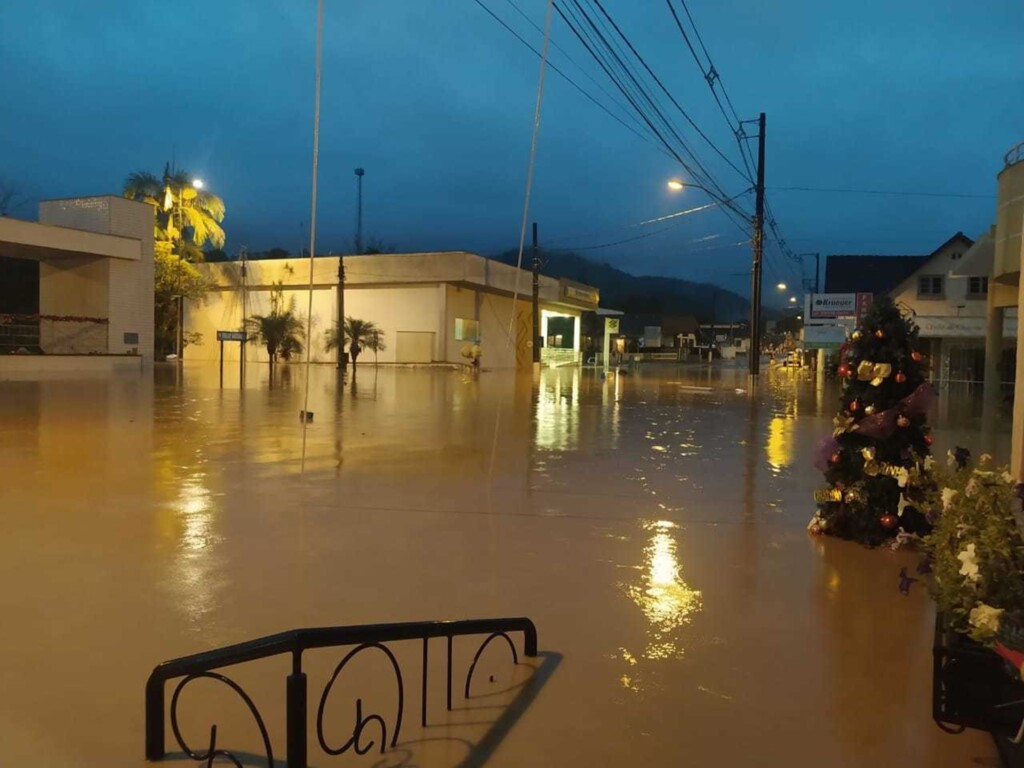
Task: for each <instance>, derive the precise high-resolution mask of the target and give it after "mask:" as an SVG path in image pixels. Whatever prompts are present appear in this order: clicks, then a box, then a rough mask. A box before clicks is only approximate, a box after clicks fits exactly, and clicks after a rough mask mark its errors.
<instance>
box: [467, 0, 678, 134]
mask: <svg viewBox="0 0 1024 768" xmlns="http://www.w3.org/2000/svg"><path fill="white" fill-rule="evenodd" d="M473 2H475V3H476V4H477V5H479V6H480V7H481V8H482V9H483V10H484V11H486V12H487V14H488V15H490V16H491V18H493V19H494V20H495V21H496V22H498V23H499V24H500V25H501V26H502V27H504V28H505V29H506V30H508V32H509V33H510V34H512V35H513V36H514V37H515V38H516V40H518V41H519V42H520V43H522V44H523V45H525V46H526V47H527V48H529V49H530V50H531V51H533V53H534V54H535V55H537V56H538V57H539V56H540V55H541V54H540V51H538V50H537V49H536V48H534V47H533V46H532V45H530V43H529V42H528V41H527V40H525V39H524V38H523V37H522V36H520V34H519V33H518V32H516V31H515V30H514V29H513V28H512V27H510V26H509V25H508V24H506V23H505V21H504V20H503V19H501V18H500V17H499V16H498V15H497V14H496V13H494V11H492V10H491V9H490V8H488V7H487V6H486V5H484V3H483V2H482V0H473ZM548 66H549V67H550V68H551V70H552V71H553V72H555V73H556V74H557V75H559V76H560V77H561V78H562V79H563V80H565V81H566V82H567V83H569V84H570V85H571V86H572V87H573V88H575V89H576V90H577V91H579V92H580V93H581V94H582V95H583V96H584V97H586V98H587V100H589V101H590V102H591V103H593V104H594V105H595V106H597V107H598V108H599V109H601V111H603V112H605V113H606V114H607V115H608V116H609V117H611V118H612V119H613V120H615V122H617V123H618V124H619V125H621V126H622V127H623V128H625V129H626V130H627V131H629V132H630V133H632V134H633V135H634V136H636V137H637V138H639V139H641V140H642V141H645V142H647V143H648V144H651V146H654V148H655V149H658V150H659V151H661V152H664V150H662V149H661V148H659V147H657V146H656V145H654V144H653V143H652V142H651V140H650V139H649V138H648V137H646V136H644V135H643V134H642V133H640V132H639V131H637V130H636V129H635V128H634V127H632V126H630V125H628V124H627V123H626V122H625V121H624V120H622V118H620V117H619V116H618V115H616V114H615V113H614V112H612V111H611V110H610V109H608V107H607V106H605V105H604V104H602V103H601V102H600V101H598V100H597V98H595V97H594V96H593V95H591V94H590V93H588V92H587V91H586V90H584V88H583V87H582V86H581V85H579V83H577V82H576V81H575V80H573V79H572V78H571V77H569V76H568V75H567V74H566V73H565V72H563V71H562V70H560V69H559V68H558V67H557V66H555V65H554V64H552V63H551V62H550V61H549V62H548ZM602 90H603V89H602ZM620 108H621V106H620Z"/></svg>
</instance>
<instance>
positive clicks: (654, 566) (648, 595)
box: [626, 520, 702, 659]
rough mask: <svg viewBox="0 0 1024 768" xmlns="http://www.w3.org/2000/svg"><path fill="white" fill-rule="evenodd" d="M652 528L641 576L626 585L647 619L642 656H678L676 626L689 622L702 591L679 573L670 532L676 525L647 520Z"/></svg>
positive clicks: (657, 657) (679, 649)
mask: <svg viewBox="0 0 1024 768" xmlns="http://www.w3.org/2000/svg"><path fill="white" fill-rule="evenodd" d="M644 527H645V528H646V529H647V530H649V531H651V532H652V535H651V538H650V540H649V541H648V543H647V546H645V547H644V565H643V570H642V573H643V576H642V577H641V579H640V581H639V582H638V583H636V584H631V585H629V586H628V587H627V588H626V592H627V594H628V595H629V597H630V599H631V600H632V601H633V602H634V603H636V604H637V605H638V606H639V607H640V610H641V611H643V614H644V617H645V618H646V619H647V621H648V623H649V627H648V642H647V647H646V648H645V650H644V652H643V654H642V657H643V658H645V659H672V658H679V657H680V656H682V654H683V649H682V647H681V646H680V645H679V641H678V638H677V637H676V630H678V629H679V628H680V627H682V626H684V625H686V624H688V623H689V622H690V620H691V618H692V616H693V614H694V613H696V612H697V611H699V610H700V609H701V607H702V598H701V593H700V592H699V591H698V590H695V589H692V588H691V587H690V586H689V585H688V584H687V583H686V582H685V581H683V579H682V577H681V576H680V575H679V570H680V564H679V558H678V554H677V547H676V540H675V537H674V535H673V534H672V533H671V531H672V530H673V529H676V528H678V526H677V525H676V524H675V523H673V522H671V521H669V520H656V521H648V522H646V523H645V524H644Z"/></svg>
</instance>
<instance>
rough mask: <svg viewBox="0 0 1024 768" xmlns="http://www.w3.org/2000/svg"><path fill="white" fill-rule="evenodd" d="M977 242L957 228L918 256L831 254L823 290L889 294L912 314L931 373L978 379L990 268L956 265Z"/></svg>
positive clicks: (1007, 331) (950, 379)
mask: <svg viewBox="0 0 1024 768" xmlns="http://www.w3.org/2000/svg"><path fill="white" fill-rule="evenodd" d="M974 245H975V243H974V240H972V239H971V238H970V237H968V236H967V235H965V234H964V233H963V232H957V233H956V234H954V235H953V236H952V237H950V238H949V239H948V240H946V241H945V242H944V243H942V245H940V246H939V247H938V248H936V249H935V250H934V251H932V252H931V253H929V254H925V255H920V256H908V255H904V256H876V255H839V256H829V257H828V259H827V261H826V268H825V290H826V292H827V293H872V294H874V295H875V296H881V295H888V296H891V297H892V298H893V300H894V301H895V302H896V303H897V304H900V305H902V306H903V307H904V308H906V309H907V310H908V311H910V312H911V313H912V314H913V315H914V319H915V321H916V322H917V325H918V327H919V328H920V338H921V340H922V352H924V353H925V354H927V355H928V356H929V359H930V360H931V361H932V377H933V379H934V380H936V381H939V382H942V383H954V382H962V383H976V382H981V381H982V380H983V379H984V371H985V330H986V326H985V323H986V320H985V318H986V310H987V299H988V290H989V286H988V279H989V276H988V274H987V273H986V274H983V275H982V274H973V272H976V271H977V270H968V272H971V273H972V274H967V273H965V272H964V271H963V270H958V267H959V266H960V264H961V261H962V259H963V258H964V256H965V255H966V254H967V253H968V252H970V251H971V249H972V248H973V246H974ZM1003 324H1004V328H1003V334H1002V338H1003V339H1005V340H1006V341H1005V342H1004V352H1003V354H1004V356H1005V358H1006V362H1005V363H1004V365H1003V366H1002V368H1003V373H1002V376H1003V380H1004V381H1012V379H1013V371H1012V358H1013V347H1014V341H1013V340H1014V339H1015V338H1016V334H1017V317H1016V312H1015V311H1009V312H1007V313H1006V316H1005V317H1004V318H1003Z"/></svg>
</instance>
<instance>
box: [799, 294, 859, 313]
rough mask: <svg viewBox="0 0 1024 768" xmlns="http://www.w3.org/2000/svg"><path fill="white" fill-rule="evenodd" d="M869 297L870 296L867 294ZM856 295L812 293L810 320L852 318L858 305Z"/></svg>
mask: <svg viewBox="0 0 1024 768" xmlns="http://www.w3.org/2000/svg"><path fill="white" fill-rule="evenodd" d="M868 295H870V294H868ZM857 296H858V294H856V293H812V294H811V300H810V304H811V312H810V315H811V319H813V320H824V319H834V318H837V317H846V316H851V317H852V316H854V315H856V314H857V308H858V306H859V303H858V301H857Z"/></svg>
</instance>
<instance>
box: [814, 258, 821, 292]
mask: <svg viewBox="0 0 1024 768" xmlns="http://www.w3.org/2000/svg"><path fill="white" fill-rule="evenodd" d="M814 292H815V293H821V254H820V253H816V254H814Z"/></svg>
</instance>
